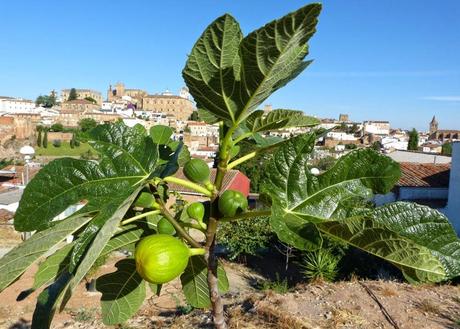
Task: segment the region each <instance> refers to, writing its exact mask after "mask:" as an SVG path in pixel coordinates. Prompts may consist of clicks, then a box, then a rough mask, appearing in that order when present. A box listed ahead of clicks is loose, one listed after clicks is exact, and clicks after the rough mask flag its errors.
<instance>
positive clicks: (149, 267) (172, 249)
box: [134, 234, 205, 284]
mask: <svg viewBox="0 0 460 329" xmlns="http://www.w3.org/2000/svg"><path fill="white" fill-rule="evenodd" d="M204 253H205V250H204V249H202V248H188V247H187V245H186V244H185V243H184V242H182V241H181V240H179V239H178V238H175V237H173V236H171V235H167V234H154V235H150V236H148V237H146V238H144V239H142V240H141V241H140V242H139V243H138V245H137V246H136V250H135V252H134V260H135V261H136V270H137V272H138V273H139V275H140V276H141V277H142V278H143V279H144V280H146V281H148V282H151V283H155V284H163V283H166V282H169V281H171V280H173V279H174V278H176V277H177V276H179V275H180V274H181V273H182V272H184V270H185V268H186V267H187V264H188V260H189V257H190V256H193V255H203V254H204Z"/></svg>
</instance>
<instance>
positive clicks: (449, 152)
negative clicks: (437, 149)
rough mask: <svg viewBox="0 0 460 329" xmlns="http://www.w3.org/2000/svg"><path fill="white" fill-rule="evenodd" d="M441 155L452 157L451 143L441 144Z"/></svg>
mask: <svg viewBox="0 0 460 329" xmlns="http://www.w3.org/2000/svg"><path fill="white" fill-rule="evenodd" d="M441 154H443V155H452V143H444V144H442V149H441Z"/></svg>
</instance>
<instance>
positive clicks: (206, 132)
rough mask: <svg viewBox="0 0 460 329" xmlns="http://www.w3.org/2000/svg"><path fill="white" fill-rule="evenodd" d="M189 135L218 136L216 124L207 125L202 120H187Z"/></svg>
mask: <svg viewBox="0 0 460 329" xmlns="http://www.w3.org/2000/svg"><path fill="white" fill-rule="evenodd" d="M187 126H188V128H189V129H190V135H191V136H202V137H203V136H219V126H218V125H208V124H207V123H204V122H194V121H189V122H188V124H187Z"/></svg>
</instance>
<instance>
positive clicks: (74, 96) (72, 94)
mask: <svg viewBox="0 0 460 329" xmlns="http://www.w3.org/2000/svg"><path fill="white" fill-rule="evenodd" d="M77 98H78V94H77V90H76V89H75V88H72V89H70V92H69V98H67V100H68V101H74V100H76V99H77Z"/></svg>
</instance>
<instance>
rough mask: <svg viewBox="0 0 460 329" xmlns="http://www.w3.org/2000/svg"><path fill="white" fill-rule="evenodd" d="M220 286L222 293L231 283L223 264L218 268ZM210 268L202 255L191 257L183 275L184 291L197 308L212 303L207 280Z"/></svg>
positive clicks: (191, 303)
mask: <svg viewBox="0 0 460 329" xmlns="http://www.w3.org/2000/svg"><path fill="white" fill-rule="evenodd" d="M217 271H218V273H217V277H218V288H219V291H220V292H221V293H225V292H227V291H228V289H229V283H228V279H227V275H226V274H225V270H224V269H223V267H222V266H220V265H219V266H218V268H217ZM207 272H208V268H207V265H206V261H205V260H204V257H202V256H194V257H190V259H189V262H188V266H187V268H186V269H185V271H184V273H183V274H182V275H181V277H180V280H181V283H182V291H183V293H184V295H185V299H186V300H187V303H188V304H190V305H191V306H193V307H195V308H207V307H209V306H210V305H211V300H210V299H209V287H208V282H207Z"/></svg>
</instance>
